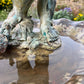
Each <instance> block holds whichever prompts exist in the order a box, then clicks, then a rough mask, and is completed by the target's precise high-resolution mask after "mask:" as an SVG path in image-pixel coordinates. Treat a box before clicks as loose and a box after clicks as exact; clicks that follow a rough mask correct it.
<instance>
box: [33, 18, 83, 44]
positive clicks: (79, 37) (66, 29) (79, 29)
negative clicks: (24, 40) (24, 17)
mask: <svg viewBox="0 0 84 84" xmlns="http://www.w3.org/2000/svg"><path fill="white" fill-rule="evenodd" d="M34 22H35V27H37V28H39V27H40V21H39V20H34ZM52 23H53V27H54V28H55V29H56V30H57V31H58V32H59V34H60V35H61V36H69V37H70V38H72V39H73V40H75V41H77V42H80V43H82V44H84V21H71V20H68V19H65V18H61V19H57V20H53V21H52Z"/></svg>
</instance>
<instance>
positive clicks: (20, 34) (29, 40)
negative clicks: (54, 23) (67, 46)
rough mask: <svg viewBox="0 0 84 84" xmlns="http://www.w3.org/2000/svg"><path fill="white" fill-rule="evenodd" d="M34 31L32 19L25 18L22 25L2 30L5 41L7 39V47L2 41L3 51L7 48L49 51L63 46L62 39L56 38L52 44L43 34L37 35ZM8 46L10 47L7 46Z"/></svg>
mask: <svg viewBox="0 0 84 84" xmlns="http://www.w3.org/2000/svg"><path fill="white" fill-rule="evenodd" d="M52 29H53V30H52V31H55V29H54V28H52ZM32 30H33V21H32V20H31V18H24V19H23V20H22V21H21V22H20V23H18V24H17V25H16V26H15V27H14V28H13V29H11V28H10V29H8V28H6V29H3V28H2V29H1V32H2V35H3V36H6V37H5V39H7V41H6V42H7V43H6V45H5V46H3V45H2V44H4V42H5V40H4V38H3V39H2V44H1V46H3V47H4V48H2V47H1V48H0V49H1V51H0V52H1V53H3V52H2V50H3V51H5V50H6V48H7V46H8V45H9V46H10V45H11V46H16V47H17V48H20V49H24V48H26V49H30V50H34V49H36V48H42V49H47V50H55V49H57V48H59V47H60V46H61V39H60V37H59V36H56V39H55V40H53V41H52V42H49V41H48V40H47V38H46V37H44V36H43V35H42V34H41V32H38V33H35V32H34V31H32ZM7 44H8V45H7Z"/></svg>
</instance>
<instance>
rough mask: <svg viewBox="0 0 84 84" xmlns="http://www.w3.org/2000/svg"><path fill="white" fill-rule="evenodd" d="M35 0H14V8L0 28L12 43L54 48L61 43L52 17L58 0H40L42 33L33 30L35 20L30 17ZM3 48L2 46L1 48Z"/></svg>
mask: <svg viewBox="0 0 84 84" xmlns="http://www.w3.org/2000/svg"><path fill="white" fill-rule="evenodd" d="M33 1H34V0H13V9H12V11H11V12H10V13H9V15H8V17H7V19H6V20H5V21H4V22H3V24H2V27H1V29H0V34H2V35H3V36H2V37H4V38H5V39H6V37H7V39H6V41H4V40H3V39H2V43H1V45H2V44H3V43H4V42H5V45H6V46H7V43H8V44H9V45H10V44H11V45H19V46H23V47H24V45H25V46H26V47H25V48H30V49H35V48H36V47H37V46H39V45H40V47H41V48H46V49H49V50H53V49H56V48H58V47H59V46H60V45H61V41H60V38H59V35H58V33H57V31H56V30H55V29H54V28H53V26H52V17H53V13H54V9H55V5H56V0H38V6H37V10H38V15H39V18H40V29H41V32H40V33H38V34H37V33H34V32H33V21H32V20H31V18H28V16H27V12H28V10H29V8H30V6H31V4H32V2H33ZM8 41H9V42H8ZM5 48H6V47H5ZM1 49H2V48H1Z"/></svg>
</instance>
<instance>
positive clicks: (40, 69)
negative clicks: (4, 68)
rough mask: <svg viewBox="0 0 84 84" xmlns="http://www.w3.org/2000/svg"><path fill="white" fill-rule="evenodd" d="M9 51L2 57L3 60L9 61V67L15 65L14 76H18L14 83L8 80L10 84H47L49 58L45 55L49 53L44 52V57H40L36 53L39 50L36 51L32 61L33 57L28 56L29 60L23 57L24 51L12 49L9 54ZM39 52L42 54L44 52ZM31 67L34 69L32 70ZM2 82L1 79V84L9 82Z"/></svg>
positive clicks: (42, 55)
mask: <svg viewBox="0 0 84 84" xmlns="http://www.w3.org/2000/svg"><path fill="white" fill-rule="evenodd" d="M9 51H10V49H9V50H8V51H7V52H6V53H5V54H4V55H3V56H4V58H5V59H9V65H10V66H14V63H15V65H16V68H17V72H16V74H17V76H18V78H17V79H16V81H14V80H11V79H8V80H10V84H49V75H48V65H49V56H48V55H47V54H48V53H50V52H49V51H46V50H45V52H46V55H45V54H41V56H40V53H38V52H40V50H38V49H37V55H36V56H35V59H33V58H34V56H30V58H29V57H28V56H24V55H25V52H26V50H20V51H17V50H14V49H13V50H11V52H9ZM16 51H17V52H16ZM41 51H42V52H43V51H44V50H41ZM13 52H14V53H13ZM9 55H10V56H9ZM14 55H15V56H14ZM28 59H29V60H28ZM15 61H16V62H15ZM31 63H32V64H31ZM32 66H34V67H33V68H32ZM10 68H11V67H10ZM11 71H12V70H11ZM12 77H13V76H12ZM4 81H5V80H4V79H3V82H1V81H0V82H1V83H2V84H9V81H5V82H4Z"/></svg>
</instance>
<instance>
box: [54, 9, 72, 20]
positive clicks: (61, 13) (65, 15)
mask: <svg viewBox="0 0 84 84" xmlns="http://www.w3.org/2000/svg"><path fill="white" fill-rule="evenodd" d="M73 17H74V16H73V14H72V12H68V11H67V10H60V11H57V12H55V13H54V19H60V18H66V19H70V20H73Z"/></svg>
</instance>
